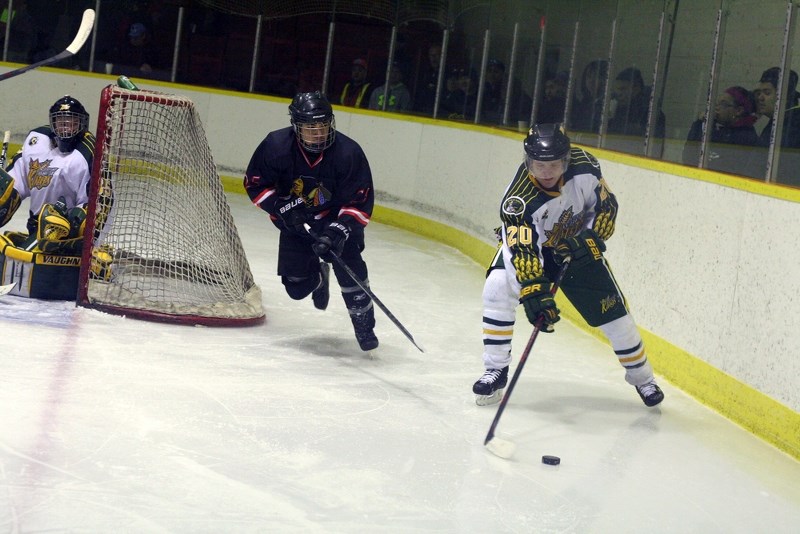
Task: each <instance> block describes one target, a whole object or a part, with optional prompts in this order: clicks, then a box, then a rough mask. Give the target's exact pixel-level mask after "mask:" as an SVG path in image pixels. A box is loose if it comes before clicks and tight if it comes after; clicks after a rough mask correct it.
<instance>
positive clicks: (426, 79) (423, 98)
mask: <svg viewBox="0 0 800 534" xmlns="http://www.w3.org/2000/svg"><path fill="white" fill-rule="evenodd" d="M441 60H442V46H441V45H438V44H432V45H430V46H429V47H428V60H427V62H426V63H425V64H424V66H423V68H422V69H421V71H422V72H421V73H420V76H419V78H418V81H417V86H416V88H415V89H414V111H419V112H421V113H425V114H426V115H432V114H433V106H434V103H435V101H436V85H437V82H438V80H439V63H440V62H441Z"/></svg>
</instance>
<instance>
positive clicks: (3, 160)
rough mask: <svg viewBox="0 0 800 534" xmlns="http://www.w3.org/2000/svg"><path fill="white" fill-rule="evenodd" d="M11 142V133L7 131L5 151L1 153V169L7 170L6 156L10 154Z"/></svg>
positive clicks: (4, 144)
mask: <svg viewBox="0 0 800 534" xmlns="http://www.w3.org/2000/svg"><path fill="white" fill-rule="evenodd" d="M9 141H11V132H9V131H8V130H6V132H5V133H4V134H3V151H2V152H0V169H5V166H6V154H8V142H9Z"/></svg>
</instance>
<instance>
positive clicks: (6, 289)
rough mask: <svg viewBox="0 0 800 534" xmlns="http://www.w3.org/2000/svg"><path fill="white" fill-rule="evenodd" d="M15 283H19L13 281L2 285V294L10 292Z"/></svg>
mask: <svg viewBox="0 0 800 534" xmlns="http://www.w3.org/2000/svg"><path fill="white" fill-rule="evenodd" d="M15 285H17V283H16V282H13V283H11V284H8V285H5V286H0V295H5V294H6V293H8V292H9V291H11V290H12V289H14V286H15Z"/></svg>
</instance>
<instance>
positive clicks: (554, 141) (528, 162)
mask: <svg viewBox="0 0 800 534" xmlns="http://www.w3.org/2000/svg"><path fill="white" fill-rule="evenodd" d="M524 146H525V166H526V167H527V168H528V171H529V172H530V173H531V174H533V175H534V176H536V173H535V172H534V170H533V167H534V164H535V162H537V161H539V162H549V161H557V160H561V162H562V167H563V168H562V173H563V172H564V171H566V170H567V165H568V163H569V151H570V140H569V137H567V134H566V133H565V132H564V127H563V126H562V125H561V124H558V123H555V124H535V125H534V126H533V127H532V128H531V130H530V133H529V135H528V137H526V138H525V143H524Z"/></svg>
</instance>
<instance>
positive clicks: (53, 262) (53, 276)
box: [0, 246, 81, 300]
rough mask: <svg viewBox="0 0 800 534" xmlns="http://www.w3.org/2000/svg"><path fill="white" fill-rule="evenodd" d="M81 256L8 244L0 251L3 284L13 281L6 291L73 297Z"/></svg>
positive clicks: (49, 296)
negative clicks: (25, 248) (47, 252)
mask: <svg viewBox="0 0 800 534" xmlns="http://www.w3.org/2000/svg"><path fill="white" fill-rule="evenodd" d="M80 270H81V258H80V256H59V255H55V254H43V253H41V252H28V251H25V250H20V249H18V248H15V247H11V246H7V247H5V248H4V249H3V253H2V254H0V273H2V284H3V285H5V284H11V283H14V282H16V285H15V286H14V289H12V290H11V292H10V293H9V294H11V295H17V296H20V297H28V298H34V299H46V300H75V298H76V296H77V294H78V274H79V273H80Z"/></svg>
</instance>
